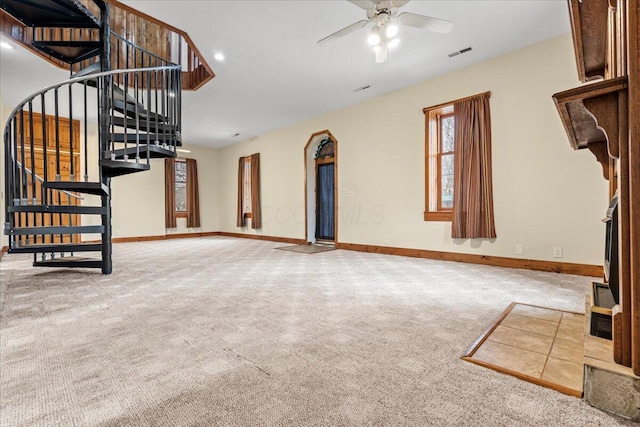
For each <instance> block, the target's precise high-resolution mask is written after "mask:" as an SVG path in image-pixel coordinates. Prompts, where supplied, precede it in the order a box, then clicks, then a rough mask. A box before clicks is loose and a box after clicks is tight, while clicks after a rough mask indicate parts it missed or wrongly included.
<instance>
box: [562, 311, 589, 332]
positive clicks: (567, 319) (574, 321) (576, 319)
mask: <svg viewBox="0 0 640 427" xmlns="http://www.w3.org/2000/svg"><path fill="white" fill-rule="evenodd" d="M584 321H585V320H584V314H575V313H566V312H564V313H562V320H561V321H560V323H562V324H567V325H571V326H573V327H575V328H582V329H584Z"/></svg>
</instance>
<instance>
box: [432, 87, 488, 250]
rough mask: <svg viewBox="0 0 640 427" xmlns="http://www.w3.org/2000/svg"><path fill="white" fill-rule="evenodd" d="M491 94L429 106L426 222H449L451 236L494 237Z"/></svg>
mask: <svg viewBox="0 0 640 427" xmlns="http://www.w3.org/2000/svg"><path fill="white" fill-rule="evenodd" d="M490 95H491V93H490V92H486V93H483V94H479V95H475V96H471V97H468V98H463V99H459V100H457V101H452V102H447V103H444V104H439V105H436V106H433V107H429V108H425V109H424V110H423V112H424V114H425V153H426V162H425V172H426V174H425V175H426V176H425V204H426V208H425V212H424V220H425V221H451V223H452V234H451V235H452V237H453V238H495V225H494V216H493V190H492V181H491V117H490V113H489V97H490Z"/></svg>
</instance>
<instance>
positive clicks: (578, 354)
mask: <svg viewBox="0 0 640 427" xmlns="http://www.w3.org/2000/svg"><path fill="white" fill-rule="evenodd" d="M549 356H550V357H553V358H555V359H562V360H566V361H568V362H573V363H582V358H583V357H584V342H580V341H571V340H565V339H564V338H559V337H556V339H555V341H554V342H553V347H552V348H551V353H550V354H549Z"/></svg>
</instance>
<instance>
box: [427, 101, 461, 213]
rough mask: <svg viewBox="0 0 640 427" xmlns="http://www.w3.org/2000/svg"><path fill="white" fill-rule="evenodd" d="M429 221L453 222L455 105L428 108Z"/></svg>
mask: <svg viewBox="0 0 640 427" xmlns="http://www.w3.org/2000/svg"><path fill="white" fill-rule="evenodd" d="M424 113H425V121H426V124H425V152H426V153H427V162H426V165H425V169H426V179H425V189H426V210H425V213H424V220H425V221H451V212H452V209H453V191H454V190H453V189H454V185H453V184H454V159H455V156H454V148H455V117H454V115H453V104H446V105H439V106H436V107H431V108H425V110H424Z"/></svg>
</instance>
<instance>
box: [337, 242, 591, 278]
mask: <svg viewBox="0 0 640 427" xmlns="http://www.w3.org/2000/svg"><path fill="white" fill-rule="evenodd" d="M335 246H336V249H345V250H348V251H358V252H371V253H377V254H385V255H399V256H407V257H412V258H425V259H435V260H439V261H455V262H466V263H469V264H482V265H491V266H494V267H506V268H520V269H524V270H536V271H549V272H553V273H562V274H575V275H578V276H590V277H598V278H600V277H602V275H603V267H602V266H599V265H589V264H574V263H567V262H554V261H541V260H533V259H520V258H507V257H499V256H491V255H476V254H465V253H456V252H440V251H430V250H426V249H408V248H394V247H390V246H375V245H360V244H355V243H336V245H335Z"/></svg>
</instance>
